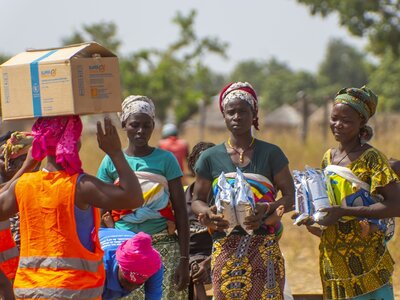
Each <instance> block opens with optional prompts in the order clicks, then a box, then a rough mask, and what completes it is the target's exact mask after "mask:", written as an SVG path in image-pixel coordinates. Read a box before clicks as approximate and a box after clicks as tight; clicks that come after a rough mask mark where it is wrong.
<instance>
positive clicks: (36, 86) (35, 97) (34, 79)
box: [30, 50, 57, 117]
mask: <svg viewBox="0 0 400 300" xmlns="http://www.w3.org/2000/svg"><path fill="white" fill-rule="evenodd" d="M55 52H57V50H52V51H49V52H47V53H46V54H45V55H43V56H41V57H39V58H37V59H35V60H34V61H33V62H31V63H30V70H31V86H32V104H33V116H34V117H41V116H42V105H41V101H40V100H41V96H40V79H39V62H40V61H41V60H43V59H45V58H47V57H49V56H50V55H52V54H53V53H55Z"/></svg>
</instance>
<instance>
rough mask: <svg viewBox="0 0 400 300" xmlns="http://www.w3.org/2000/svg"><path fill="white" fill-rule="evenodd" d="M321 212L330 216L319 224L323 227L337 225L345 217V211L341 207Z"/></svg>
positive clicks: (322, 209)
mask: <svg viewBox="0 0 400 300" xmlns="http://www.w3.org/2000/svg"><path fill="white" fill-rule="evenodd" d="M320 211H321V212H327V213H328V214H327V215H326V216H325V217H324V218H323V219H322V220H320V221H319V222H318V224H320V225H323V226H329V225H333V224H335V223H336V222H337V221H338V220H339V219H340V218H341V217H343V210H342V208H341V207H340V206H332V207H326V208H321V210H320Z"/></svg>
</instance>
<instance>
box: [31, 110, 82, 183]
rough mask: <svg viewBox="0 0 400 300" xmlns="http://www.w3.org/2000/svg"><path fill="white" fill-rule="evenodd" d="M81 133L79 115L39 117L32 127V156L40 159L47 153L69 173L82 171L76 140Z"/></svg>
mask: <svg viewBox="0 0 400 300" xmlns="http://www.w3.org/2000/svg"><path fill="white" fill-rule="evenodd" d="M81 133H82V121H81V118H80V117H79V116H65V117H46V118H39V119H38V120H37V121H36V122H35V124H33V127H32V134H33V136H34V138H33V142H32V157H33V158H34V159H35V160H38V161H41V160H43V158H45V157H46V156H47V155H51V156H55V157H56V162H57V163H58V164H60V165H61V166H62V167H63V168H64V170H65V171H66V172H67V173H68V174H70V175H73V174H76V173H83V170H82V162H81V160H80V158H79V154H78V145H77V144H78V141H79V139H80V137H81Z"/></svg>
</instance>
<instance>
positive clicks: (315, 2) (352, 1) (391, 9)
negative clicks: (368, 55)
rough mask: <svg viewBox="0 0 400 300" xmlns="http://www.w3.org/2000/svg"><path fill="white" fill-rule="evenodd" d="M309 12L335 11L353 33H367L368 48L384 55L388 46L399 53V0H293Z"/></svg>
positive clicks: (394, 52) (320, 13)
mask: <svg viewBox="0 0 400 300" xmlns="http://www.w3.org/2000/svg"><path fill="white" fill-rule="evenodd" d="M297 1H298V2H299V3H301V4H305V5H307V6H308V7H309V8H310V12H311V14H313V15H315V14H319V15H321V16H323V17H326V16H327V15H329V14H332V13H337V14H338V15H339V19H340V23H341V25H343V26H345V27H346V28H347V29H348V30H349V31H350V33H351V34H353V35H355V36H360V37H361V36H367V37H368V38H369V49H370V50H371V51H372V52H373V53H375V54H377V55H384V54H385V52H386V50H387V48H390V49H391V51H392V52H393V54H394V55H395V56H399V55H400V13H399V11H400V0H297Z"/></svg>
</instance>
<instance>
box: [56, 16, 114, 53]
mask: <svg viewBox="0 0 400 300" xmlns="http://www.w3.org/2000/svg"><path fill="white" fill-rule="evenodd" d="M88 41H95V42H97V43H99V44H101V45H102V46H104V47H106V48H107V49H109V50H111V51H113V52H115V53H118V49H119V47H120V45H121V41H120V40H119V39H118V37H117V25H116V24H115V23H114V22H100V23H95V24H90V25H83V30H82V31H75V32H74V33H72V35H71V36H69V37H65V38H63V39H62V44H63V45H71V44H78V43H83V42H88Z"/></svg>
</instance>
